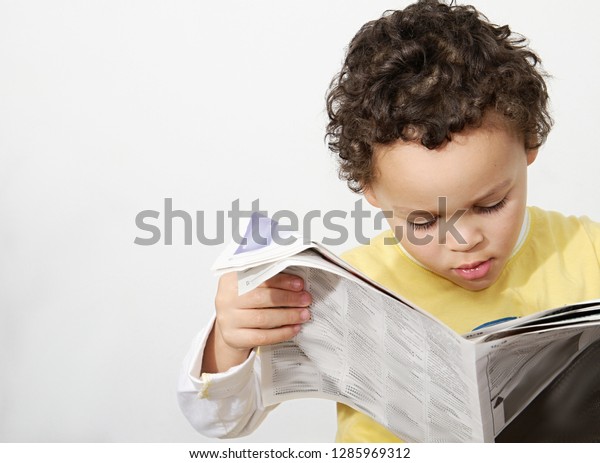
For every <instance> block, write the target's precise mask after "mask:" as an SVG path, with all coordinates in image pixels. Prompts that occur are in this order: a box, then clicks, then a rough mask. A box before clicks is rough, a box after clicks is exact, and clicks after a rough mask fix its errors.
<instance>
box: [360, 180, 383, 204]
mask: <svg viewBox="0 0 600 463" xmlns="http://www.w3.org/2000/svg"><path fill="white" fill-rule="evenodd" d="M363 194H364V195H365V198H366V200H367V201H368V202H369V204H370V205H371V206H373V207H376V208H378V209H381V208H380V207H379V202H378V201H377V196H375V192H374V191H373V188H371V187H370V186H368V187H365V188H363Z"/></svg>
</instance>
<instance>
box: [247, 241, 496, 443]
mask: <svg viewBox="0 0 600 463" xmlns="http://www.w3.org/2000/svg"><path fill="white" fill-rule="evenodd" d="M283 268H286V270H285V271H286V272H288V273H294V274H297V275H299V276H302V277H303V278H304V280H305V282H306V285H307V287H306V289H307V291H309V292H310V293H311V295H312V297H313V303H312V305H311V312H312V321H311V322H308V323H306V324H304V325H303V327H302V330H301V331H300V333H299V334H298V335H297V336H296V337H295V338H294V339H293V340H292V341H288V342H285V343H281V344H277V345H273V346H268V347H263V348H261V349H260V355H261V365H262V368H263V369H262V386H263V400H264V402H265V404H267V405H270V404H273V403H277V402H282V401H284V400H289V399H297V398H308V397H311V398H325V399H331V400H335V401H337V402H342V403H345V404H347V405H349V406H351V407H353V408H355V409H357V410H360V411H361V412H363V413H365V414H367V415H368V416H370V417H371V418H373V419H374V420H375V421H377V422H379V423H381V424H382V425H383V426H385V427H386V428H388V429H390V430H391V431H392V432H394V433H395V434H397V435H398V436H399V437H400V438H402V439H404V440H407V441H411V442H481V441H483V440H484V439H485V436H484V432H483V428H482V418H481V407H480V402H479V399H478V387H477V381H476V376H475V358H474V346H473V344H472V343H470V342H469V341H466V340H464V339H463V338H461V337H460V336H458V335H456V334H455V333H454V332H452V331H451V330H450V329H449V328H447V327H446V326H444V325H442V324H441V323H440V322H438V321H437V320H435V319H433V318H432V317H431V316H430V315H429V314H426V313H422V312H421V311H419V310H415V309H414V308H412V307H409V306H408V305H406V304H404V303H403V302H402V301H400V300H399V299H397V298H394V297H392V296H390V295H388V294H384V293H382V292H380V291H377V290H374V288H373V287H371V286H369V285H368V284H367V283H365V282H364V281H363V280H361V279H359V278H357V277H356V276H354V275H352V274H351V273H348V272H346V271H345V270H344V269H342V268H340V267H338V266H336V265H334V264H331V263H329V262H327V261H326V260H324V259H323V258H322V257H321V256H319V255H317V254H316V253H314V252H312V251H305V252H303V253H302V254H300V255H298V256H294V257H291V258H287V259H284V260H282V261H280V262H277V263H276V264H274V265H271V266H261V267H259V268H254V269H248V270H246V271H243V272H240V274H239V280H240V283H241V286H243V287H246V288H247V287H254V286H256V285H258V284H260V282H261V281H264V279H267V278H269V277H270V276H271V275H274V274H276V273H278V272H280V271H281V270H282V269H283ZM282 310H285V309H282ZM492 438H493V436H491V435H488V436H487V439H488V440H490V439H492Z"/></svg>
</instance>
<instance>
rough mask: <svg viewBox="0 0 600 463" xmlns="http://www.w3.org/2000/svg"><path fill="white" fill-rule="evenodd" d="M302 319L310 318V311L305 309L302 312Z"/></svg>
mask: <svg viewBox="0 0 600 463" xmlns="http://www.w3.org/2000/svg"><path fill="white" fill-rule="evenodd" d="M300 319H301V320H303V321H306V320H310V311H309V310H307V309H304V310H303V311H302V312H300Z"/></svg>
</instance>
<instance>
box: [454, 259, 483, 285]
mask: <svg viewBox="0 0 600 463" xmlns="http://www.w3.org/2000/svg"><path fill="white" fill-rule="evenodd" d="M491 267H492V259H491V258H490V259H488V260H484V261H479V262H472V263H470V264H465V265H461V266H460V267H456V268H453V269H452V271H453V272H454V273H456V274H457V275H458V276H460V277H461V278H464V279H465V280H479V279H480V278H483V277H485V276H486V275H487V274H488V272H489V271H490V268H491Z"/></svg>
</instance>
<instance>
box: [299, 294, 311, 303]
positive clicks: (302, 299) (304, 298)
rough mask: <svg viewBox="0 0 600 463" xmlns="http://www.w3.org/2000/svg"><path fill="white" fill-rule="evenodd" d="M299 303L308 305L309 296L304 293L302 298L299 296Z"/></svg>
mask: <svg viewBox="0 0 600 463" xmlns="http://www.w3.org/2000/svg"><path fill="white" fill-rule="evenodd" d="M300 302H301V303H302V304H310V294H308V293H304V294H303V295H302V296H300Z"/></svg>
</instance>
